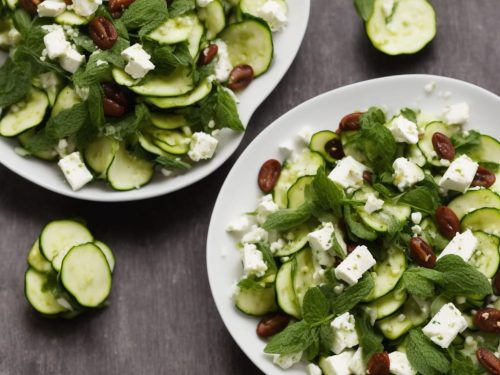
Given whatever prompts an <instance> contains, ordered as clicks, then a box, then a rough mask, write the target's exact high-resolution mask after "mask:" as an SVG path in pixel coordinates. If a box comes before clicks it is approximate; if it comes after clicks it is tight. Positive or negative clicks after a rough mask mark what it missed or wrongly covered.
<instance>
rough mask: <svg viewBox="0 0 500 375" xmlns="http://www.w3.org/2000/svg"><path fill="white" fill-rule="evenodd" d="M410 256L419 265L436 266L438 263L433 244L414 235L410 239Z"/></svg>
mask: <svg viewBox="0 0 500 375" xmlns="http://www.w3.org/2000/svg"><path fill="white" fill-rule="evenodd" d="M410 256H411V259H413V261H414V262H415V263H417V264H418V265H420V266H422V267H425V268H434V266H435V265H436V254H434V251H433V250H432V247H431V245H429V244H428V243H427V242H425V241H424V240H423V239H422V238H421V237H412V239H411V240H410Z"/></svg>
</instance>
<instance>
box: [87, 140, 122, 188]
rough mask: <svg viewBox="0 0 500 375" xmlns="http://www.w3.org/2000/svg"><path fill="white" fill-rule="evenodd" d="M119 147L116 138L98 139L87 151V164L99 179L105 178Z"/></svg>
mask: <svg viewBox="0 0 500 375" xmlns="http://www.w3.org/2000/svg"><path fill="white" fill-rule="evenodd" d="M119 146H120V143H119V142H118V141H117V140H116V139H114V138H109V137H99V138H96V139H95V140H94V141H93V142H92V143H91V144H89V145H88V146H87V148H86V149H85V152H84V159H85V164H87V165H88V166H89V167H90V169H92V171H93V172H94V173H96V174H97V175H98V177H100V178H105V177H106V171H107V170H108V168H109V166H110V165H111V162H112V161H113V159H114V157H115V154H116V151H118V147H119Z"/></svg>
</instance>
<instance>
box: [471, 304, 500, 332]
mask: <svg viewBox="0 0 500 375" xmlns="http://www.w3.org/2000/svg"><path fill="white" fill-rule="evenodd" d="M474 325H475V326H476V327H477V328H478V329H479V330H480V331H483V332H492V333H500V310H498V309H494V308H492V307H485V308H484V309H480V310H477V312H476V315H474Z"/></svg>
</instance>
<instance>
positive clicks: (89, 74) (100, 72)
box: [72, 53, 111, 87]
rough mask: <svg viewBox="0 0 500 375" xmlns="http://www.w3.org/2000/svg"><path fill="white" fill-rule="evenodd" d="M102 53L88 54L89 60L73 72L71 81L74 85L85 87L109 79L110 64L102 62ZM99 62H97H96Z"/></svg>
mask: <svg viewBox="0 0 500 375" xmlns="http://www.w3.org/2000/svg"><path fill="white" fill-rule="evenodd" d="M104 56H105V55H104V53H96V54H92V55H90V58H89V61H88V62H87V64H85V65H84V66H81V67H80V68H79V69H78V70H77V71H76V72H75V74H73V77H72V79H73V83H74V84H75V85H76V86H80V87H87V86H90V85H92V84H95V83H99V82H102V81H110V80H111V66H110V65H109V64H108V63H105V64H102V63H100V60H101V61H105V60H104V59H103V57H104ZM98 62H99V63H98Z"/></svg>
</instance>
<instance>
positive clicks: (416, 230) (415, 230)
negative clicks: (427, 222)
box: [411, 224, 422, 236]
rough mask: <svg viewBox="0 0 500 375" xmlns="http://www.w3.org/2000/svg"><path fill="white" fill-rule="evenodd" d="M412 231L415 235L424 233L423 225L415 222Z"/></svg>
mask: <svg viewBox="0 0 500 375" xmlns="http://www.w3.org/2000/svg"><path fill="white" fill-rule="evenodd" d="M411 231H412V232H413V234H414V235H416V236H419V235H421V234H422V227H421V226H420V225H418V224H415V225H413V226H412V227H411Z"/></svg>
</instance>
